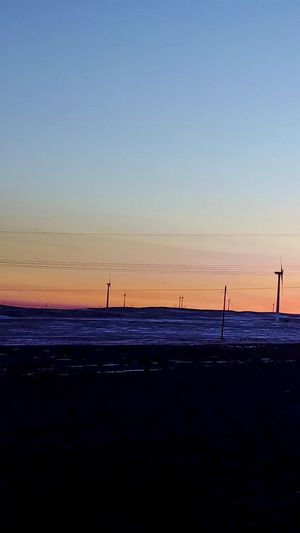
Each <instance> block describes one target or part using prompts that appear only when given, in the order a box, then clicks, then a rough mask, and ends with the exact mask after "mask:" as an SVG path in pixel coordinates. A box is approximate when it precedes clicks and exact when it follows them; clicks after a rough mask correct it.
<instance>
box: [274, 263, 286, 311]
mask: <svg viewBox="0 0 300 533" xmlns="http://www.w3.org/2000/svg"><path fill="white" fill-rule="evenodd" d="M283 272H284V270H283V268H282V261H281V266H280V270H279V271H277V272H274V274H276V276H278V282H277V300H276V320H277V321H278V320H279V308H280V290H281V291H282V289H283ZM280 285H281V286H280Z"/></svg>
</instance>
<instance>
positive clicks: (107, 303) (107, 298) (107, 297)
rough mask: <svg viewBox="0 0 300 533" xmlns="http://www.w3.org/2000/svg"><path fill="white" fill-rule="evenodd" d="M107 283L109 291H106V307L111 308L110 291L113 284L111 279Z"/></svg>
mask: <svg viewBox="0 0 300 533" xmlns="http://www.w3.org/2000/svg"><path fill="white" fill-rule="evenodd" d="M106 285H107V292H106V309H108V308H109V292H110V286H111V283H110V280H109V282H108V283H106Z"/></svg>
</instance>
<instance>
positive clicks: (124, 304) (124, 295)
mask: <svg viewBox="0 0 300 533" xmlns="http://www.w3.org/2000/svg"><path fill="white" fill-rule="evenodd" d="M123 297H124V300H123V307H126V292H124V294H123Z"/></svg>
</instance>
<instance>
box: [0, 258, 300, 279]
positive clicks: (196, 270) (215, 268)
mask: <svg viewBox="0 0 300 533" xmlns="http://www.w3.org/2000/svg"><path fill="white" fill-rule="evenodd" d="M0 265H1V266H2V267H4V268H29V269H62V270H90V271H92V270H94V271H98V272H99V271H105V272H107V271H108V270H109V271H110V272H137V273H140V274H143V273H156V274H168V273H173V274H201V275H202V274H209V275H213V274H215V275H221V274H222V275H223V274H224V273H226V274H227V275H252V276H261V275H266V274H268V275H270V274H271V272H272V269H273V267H274V266H272V265H266V264H261V265H245V264H242V265H237V264H227V265H215V264H213V265H211V264H206V265H200V264H196V265H195V264H192V265H190V264H175V263H122V262H115V263H102V262H101V263H89V262H83V261H39V260H36V261H33V260H25V261H21V260H16V259H5V260H2V261H0ZM287 268H289V269H290V275H295V273H297V272H300V265H286V269H287Z"/></svg>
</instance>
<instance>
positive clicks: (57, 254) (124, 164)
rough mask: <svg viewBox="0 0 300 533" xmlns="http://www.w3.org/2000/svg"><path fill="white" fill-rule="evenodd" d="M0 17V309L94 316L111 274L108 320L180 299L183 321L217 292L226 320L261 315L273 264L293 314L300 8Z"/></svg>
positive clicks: (123, 8)
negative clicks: (229, 312)
mask: <svg viewBox="0 0 300 533" xmlns="http://www.w3.org/2000/svg"><path fill="white" fill-rule="evenodd" d="M0 14H1V33H0V57H1V59H0V60H1V73H2V83H1V87H0V96H1V100H0V105H1V119H2V120H1V125H0V135H1V147H2V150H1V164H0V172H1V174H0V175H1V210H0V231H2V232H3V233H1V234H0V242H1V249H2V254H1V255H2V257H3V261H10V263H6V264H4V263H3V264H2V267H3V268H2V272H3V276H2V282H1V286H0V289H1V288H2V289H5V290H3V291H2V292H1V291H0V298H1V301H2V302H3V303H19V304H24V305H49V306H57V305H69V306H79V305H82V306H86V305H104V302H105V288H106V282H107V280H108V277H109V275H111V278H112V300H111V302H112V305H119V302H120V301H122V294H123V293H124V291H125V290H126V291H127V294H128V295H127V298H128V305H147V304H150V305H170V306H175V305H178V297H179V296H180V295H181V294H182V292H180V291H181V289H188V291H187V290H185V291H184V297H185V303H186V305H187V306H188V307H194V306H195V307H208V308H219V307H220V305H221V302H222V288H223V287H224V285H225V284H227V285H228V288H229V289H231V290H232V296H231V305H232V306H233V308H235V309H236V310H243V309H251V310H258V311H260V310H265V311H269V310H271V308H272V304H273V302H274V298H275V296H276V277H275V275H274V273H273V272H274V270H277V269H278V268H279V267H280V257H282V259H283V265H284V268H285V285H286V287H287V290H286V291H285V292H284V296H283V298H282V310H283V311H286V312H288V311H290V312H300V298H299V297H300V291H299V290H297V289H295V290H292V288H290V289H288V287H297V286H300V266H298V271H297V265H300V256H299V255H300V247H299V244H300V218H299V215H298V213H299V205H298V204H299V198H300V194H299V193H300V156H299V145H300V128H299V124H300V106H299V94H300V92H299V89H300V61H299V58H300V37H299V21H300V4H299V2H297V1H295V0H294V1H293V0H291V1H289V2H283V1H280V0H272V1H270V0H262V1H259V2H258V1H255V0H253V1H252V2H248V1H246V0H245V1H242V0H239V1H238V0H228V1H226V2H223V1H221V0H219V1H214V0H209V1H206V0H203V1H201V0H185V1H183V0H182V1H181V0H180V1H179V0H159V1H158V0H151V1H150V0H149V1H148V0H143V2H140V1H139V0H127V1H126V2H124V1H121V0H110V1H109V2H108V1H101V0H97V1H96V0H88V1H83V0H72V1H71V0H65V1H64V0H59V1H58V0H51V1H48V0H44V1H42V2H41V1H40V0H35V1H31V0H27V1H26V2H21V1H16V0H15V1H12V2H1V3H0ZM9 232H25V233H22V234H21V233H9ZM26 232H27V233H26ZM35 232H37V233H35ZM111 233H114V234H119V235H114V236H112V235H103V234H111ZM133 233H134V234H139V235H135V236H132V235H128V234H133ZM120 234H122V235H120ZM124 234H127V235H124ZM149 234H153V235H149ZM232 234H233V235H232ZM236 234H239V235H236ZM253 234H255V235H253ZM274 234H275V235H274ZM287 234H288V235H287ZM297 234H299V236H297ZM13 261H17V262H18V266H16V263H14V264H13V263H12V262H13ZM26 261H33V263H32V264H31V265H28V264H27V265H26V266H25V264H24V263H25V262H26ZM40 261H44V262H47V268H46V267H45V264H44V265H43V267H41V265H40V264H38V262H40ZM58 262H63V266H64V268H62V265H61V264H60V266H58ZM78 262H82V263H84V265H82V264H81V266H80V268H79V266H78ZM50 263H51V264H50ZM66 263H68V265H69V266H68V269H67V268H66ZM71 263H72V265H71V267H72V269H71V267H70V264H71ZM121 263H122V265H121ZM124 264H126V268H125V267H124ZM145 264H148V265H149V264H151V265H153V264H154V265H160V267H159V268H160V271H159V272H158V267H155V268H154V267H153V266H152V267H151V268H150V267H149V268H148V272H145V268H146V267H145ZM76 265H77V266H76ZM128 265H129V266H128ZM133 265H135V266H133ZM137 265H144V266H141V267H140V266H137ZM161 265H169V267H168V269H167V271H166V266H164V267H163V268H162V267H161ZM178 265H181V273H180V274H179V273H178ZM182 265H185V267H184V271H183V272H182V269H183V266H182ZM205 265H206V266H207V268H206V270H205V272H204V270H203V269H204V266H205ZM232 265H235V267H238V272H237V268H235V269H234V273H233V269H232ZM196 266H197V267H198V271H197V272H196V271H195V270H196ZM83 267H84V268H83ZM216 267H218V268H219V270H218V272H217V273H216ZM239 267H240V268H239ZM92 268H93V269H94V270H91V269H92ZM201 268H202V270H201ZM230 268H231V270H230ZM253 269H254V270H253ZM297 272H298V273H299V279H298V277H297ZM243 287H244V288H246V289H247V290H245V291H244V290H243V291H241V290H240V289H241V288H243ZM256 287H258V288H260V290H259V291H257V290H256V289H255V290H254V288H256ZM272 287H274V290H273V289H272ZM67 288H68V289H69V292H63V291H64V290H65V291H66V289H67ZM74 288H77V290H78V292H77V293H75V292H74V291H73V290H72V289H74ZM173 288H174V289H175V290H174V291H172V290H170V289H173ZM210 288H212V289H213V291H208V290H207V289H210ZM12 289H13V290H12ZM25 289H28V291H31V292H24V291H25ZM33 289H34V291H33ZM40 289H43V290H45V289H49V292H44V293H41V292H39V290H40ZM54 289H59V290H60V292H53V291H54ZM84 289H85V290H90V291H94V292H79V290H82V291H83V290H84ZM144 289H145V290H146V289H147V292H143V290H144ZM154 289H155V290H154ZM162 289H164V290H162ZM166 289H168V291H167V290H166ZM191 289H193V291H192V290H191ZM194 289H201V291H199V292H197V291H194ZM204 289H205V290H204ZM238 289H239V290H238ZM18 290H19V292H18ZM50 290H51V291H52V292H50ZM98 290H99V292H98ZM130 290H132V291H134V290H136V291H137V292H130ZM20 291H21V292H20ZM22 291H23V292H22ZM114 291H115V292H114ZM234 291H235V292H234ZM130 295H131V296H130ZM298 300H299V303H298Z"/></svg>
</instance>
